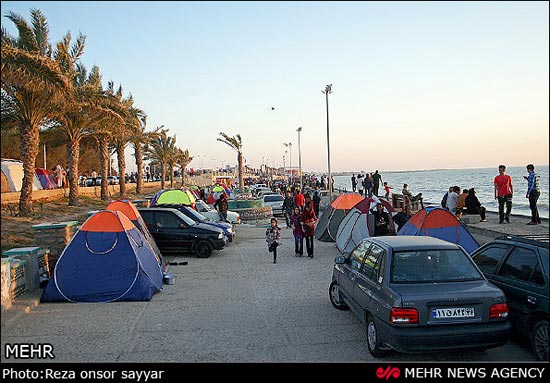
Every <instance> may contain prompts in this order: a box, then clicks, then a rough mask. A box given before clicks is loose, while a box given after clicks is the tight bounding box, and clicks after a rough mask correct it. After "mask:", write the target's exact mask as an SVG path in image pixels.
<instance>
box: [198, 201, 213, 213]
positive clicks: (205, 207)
mask: <svg viewBox="0 0 550 383" xmlns="http://www.w3.org/2000/svg"><path fill="white" fill-rule="evenodd" d="M195 204H196V206H197V207H198V208H199V211H212V210H213V209H212V208H211V207H210V206H208V205H207V204H205V203H204V202H202V201H200V200H198V201H196V202H195Z"/></svg>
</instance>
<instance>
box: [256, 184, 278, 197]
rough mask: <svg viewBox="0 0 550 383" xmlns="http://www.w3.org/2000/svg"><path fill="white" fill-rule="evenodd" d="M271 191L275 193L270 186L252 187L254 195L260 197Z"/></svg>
mask: <svg viewBox="0 0 550 383" xmlns="http://www.w3.org/2000/svg"><path fill="white" fill-rule="evenodd" d="M269 193H274V191H273V190H271V189H270V188H268V187H263V186H261V187H257V188H255V189H252V195H253V196H255V197H259V198H261V197H262V196H263V195H264V194H269Z"/></svg>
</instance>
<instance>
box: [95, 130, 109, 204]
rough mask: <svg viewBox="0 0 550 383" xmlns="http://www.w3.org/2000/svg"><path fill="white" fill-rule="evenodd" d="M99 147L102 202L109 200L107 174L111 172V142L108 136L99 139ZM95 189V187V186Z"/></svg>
mask: <svg viewBox="0 0 550 383" xmlns="http://www.w3.org/2000/svg"><path fill="white" fill-rule="evenodd" d="M97 142H98V146H99V174H101V200H102V201H107V200H108V199H109V190H108V186H107V185H108V183H107V173H108V172H109V142H108V141H107V137H106V136H100V137H99V138H98V139H97ZM94 187H95V185H94Z"/></svg>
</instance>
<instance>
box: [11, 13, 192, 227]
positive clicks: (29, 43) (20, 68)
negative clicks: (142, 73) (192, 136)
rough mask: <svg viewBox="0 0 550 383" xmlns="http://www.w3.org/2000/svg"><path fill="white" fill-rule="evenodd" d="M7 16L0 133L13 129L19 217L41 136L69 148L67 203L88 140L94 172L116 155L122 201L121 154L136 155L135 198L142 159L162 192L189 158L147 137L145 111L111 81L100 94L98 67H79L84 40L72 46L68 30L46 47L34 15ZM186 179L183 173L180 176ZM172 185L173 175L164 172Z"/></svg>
mask: <svg viewBox="0 0 550 383" xmlns="http://www.w3.org/2000/svg"><path fill="white" fill-rule="evenodd" d="M6 17H7V18H8V19H9V20H11V21H12V22H13V23H14V24H15V26H16V28H17V31H18V36H17V37H13V36H10V35H9V34H8V33H7V31H6V30H4V29H2V35H1V60H2V61H1V62H2V64H1V65H2V68H1V84H2V88H1V92H2V93H1V103H2V105H1V106H2V120H1V128H2V130H3V131H4V130H12V129H16V130H17V132H18V135H19V139H20V148H21V155H22V162H23V171H24V177H23V183H22V187H21V194H20V199H19V213H20V215H22V216H27V215H30V214H31V213H32V184H33V177H34V170H35V162H36V159H37V156H38V152H39V138H40V134H41V132H42V133H43V132H46V131H47V132H50V133H52V134H53V135H57V136H59V137H61V138H62V139H63V140H64V141H65V142H66V144H67V168H68V169H67V170H68V181H69V182H68V183H69V205H76V204H78V176H79V169H78V164H79V153H80V144H81V142H82V140H83V139H84V138H86V137H93V138H94V139H95V140H96V142H97V145H98V152H99V161H100V169H99V173H100V174H103V175H106V174H108V166H109V150H110V148H113V149H114V150H115V152H116V155H117V160H118V169H119V174H120V175H121V177H120V196H121V197H125V196H126V183H125V178H124V174H125V172H126V163H125V155H124V149H125V147H126V146H127V145H128V144H130V145H132V147H133V149H134V155H135V159H136V165H137V170H138V177H137V185H136V192H137V193H141V192H142V188H143V177H142V176H143V159H146V160H151V161H154V162H157V163H159V164H160V166H161V169H162V178H161V179H162V181H161V187H162V188H164V187H165V184H164V183H165V179H166V178H165V175H166V169H167V167H168V169H173V168H174V166H178V165H179V166H180V167H182V169H185V166H187V165H188V164H189V163H190V162H191V160H192V157H190V156H189V152H188V151H187V150H185V151H183V150H181V149H180V148H178V147H176V145H175V136H174V137H170V136H169V135H168V129H164V128H163V126H161V127H159V128H156V129H155V130H153V131H150V132H148V131H146V117H147V116H146V113H145V112H144V111H143V110H141V109H140V108H138V107H136V106H135V105H134V100H133V98H132V96H131V95H129V96H126V97H124V96H123V90H122V86H121V85H119V86H118V87H116V86H115V84H114V82H112V81H110V82H108V84H107V87H106V88H103V85H102V76H101V73H100V70H99V67H98V66H93V67H92V68H91V70H88V69H87V68H86V67H85V66H84V65H83V64H82V62H81V61H80V59H81V57H82V55H83V53H84V47H85V41H86V37H85V36H84V35H82V34H79V35H78V37H77V38H76V39H75V40H74V41H73V38H72V36H71V34H70V32H68V33H67V34H65V36H64V37H63V38H62V39H61V41H59V42H57V43H56V44H55V46H52V45H51V43H50V41H49V27H48V23H47V20H46V18H45V16H44V15H43V14H42V12H41V11H40V10H39V9H36V8H34V9H31V23H30V24H29V23H28V22H27V21H26V20H25V19H24V18H23V17H21V16H20V15H18V14H15V13H13V12H8V13H7V14H6ZM182 173H184V172H182ZM170 176H171V178H170V179H171V186H172V187H173V172H172V171H170ZM101 181H102V184H101V199H102V200H107V198H108V189H107V187H108V180H107V177H102V180H101Z"/></svg>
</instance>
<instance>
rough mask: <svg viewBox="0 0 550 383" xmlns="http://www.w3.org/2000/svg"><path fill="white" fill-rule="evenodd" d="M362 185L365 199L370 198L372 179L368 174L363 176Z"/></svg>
mask: <svg viewBox="0 0 550 383" xmlns="http://www.w3.org/2000/svg"><path fill="white" fill-rule="evenodd" d="M363 183H364V184H365V198H367V197H369V198H370V197H372V177H371V175H370V173H367V174H365V178H364V179H363Z"/></svg>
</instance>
